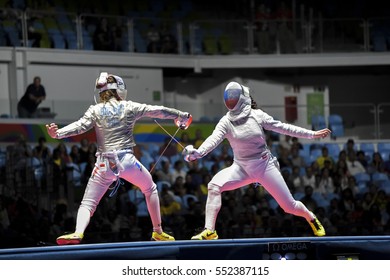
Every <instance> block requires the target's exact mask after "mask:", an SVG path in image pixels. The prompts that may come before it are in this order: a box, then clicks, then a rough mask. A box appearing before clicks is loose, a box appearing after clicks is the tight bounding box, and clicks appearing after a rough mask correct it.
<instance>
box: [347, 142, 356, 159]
mask: <svg viewBox="0 0 390 280" xmlns="http://www.w3.org/2000/svg"><path fill="white" fill-rule="evenodd" d="M356 152H357V151H356V147H355V141H354V140H353V139H352V138H350V139H348V140H347V142H346V143H345V154H346V155H347V157H349V156H350V155H351V154H352V153H354V154H356Z"/></svg>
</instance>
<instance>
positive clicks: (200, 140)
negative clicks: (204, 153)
mask: <svg viewBox="0 0 390 280" xmlns="http://www.w3.org/2000/svg"><path fill="white" fill-rule="evenodd" d="M203 141H204V137H203V134H202V130H201V129H199V128H197V129H196V130H195V138H194V141H193V142H194V148H199V147H200V145H202V143H203Z"/></svg>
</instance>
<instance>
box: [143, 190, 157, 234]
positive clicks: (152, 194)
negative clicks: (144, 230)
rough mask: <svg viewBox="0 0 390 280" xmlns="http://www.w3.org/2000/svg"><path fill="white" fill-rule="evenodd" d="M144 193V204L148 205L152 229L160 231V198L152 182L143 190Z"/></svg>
mask: <svg viewBox="0 0 390 280" xmlns="http://www.w3.org/2000/svg"><path fill="white" fill-rule="evenodd" d="M143 194H144V195H145V200H146V206H147V207H148V211H149V215H150V219H151V220H152V225H153V231H155V232H158V233H161V232H162V227H161V214H160V199H159V197H158V192H157V186H156V184H154V183H153V185H152V187H151V188H150V189H149V190H148V191H146V192H143Z"/></svg>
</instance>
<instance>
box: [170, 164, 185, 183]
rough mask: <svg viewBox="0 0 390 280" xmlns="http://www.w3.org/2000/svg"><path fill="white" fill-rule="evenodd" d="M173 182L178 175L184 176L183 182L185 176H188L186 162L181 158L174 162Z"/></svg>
mask: <svg viewBox="0 0 390 280" xmlns="http://www.w3.org/2000/svg"><path fill="white" fill-rule="evenodd" d="M171 174H172V183H174V182H175V181H176V178H177V177H182V179H183V182H184V178H185V177H186V174H187V172H186V171H185V170H184V163H183V161H181V160H177V161H175V163H174V164H173V170H172V173H171Z"/></svg>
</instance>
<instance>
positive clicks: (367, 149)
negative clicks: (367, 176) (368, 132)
mask: <svg viewBox="0 0 390 280" xmlns="http://www.w3.org/2000/svg"><path fill="white" fill-rule="evenodd" d="M360 150H362V151H363V152H364V154H365V155H366V156H370V157H371V155H372V154H373V153H374V152H375V145H374V143H360Z"/></svg>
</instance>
